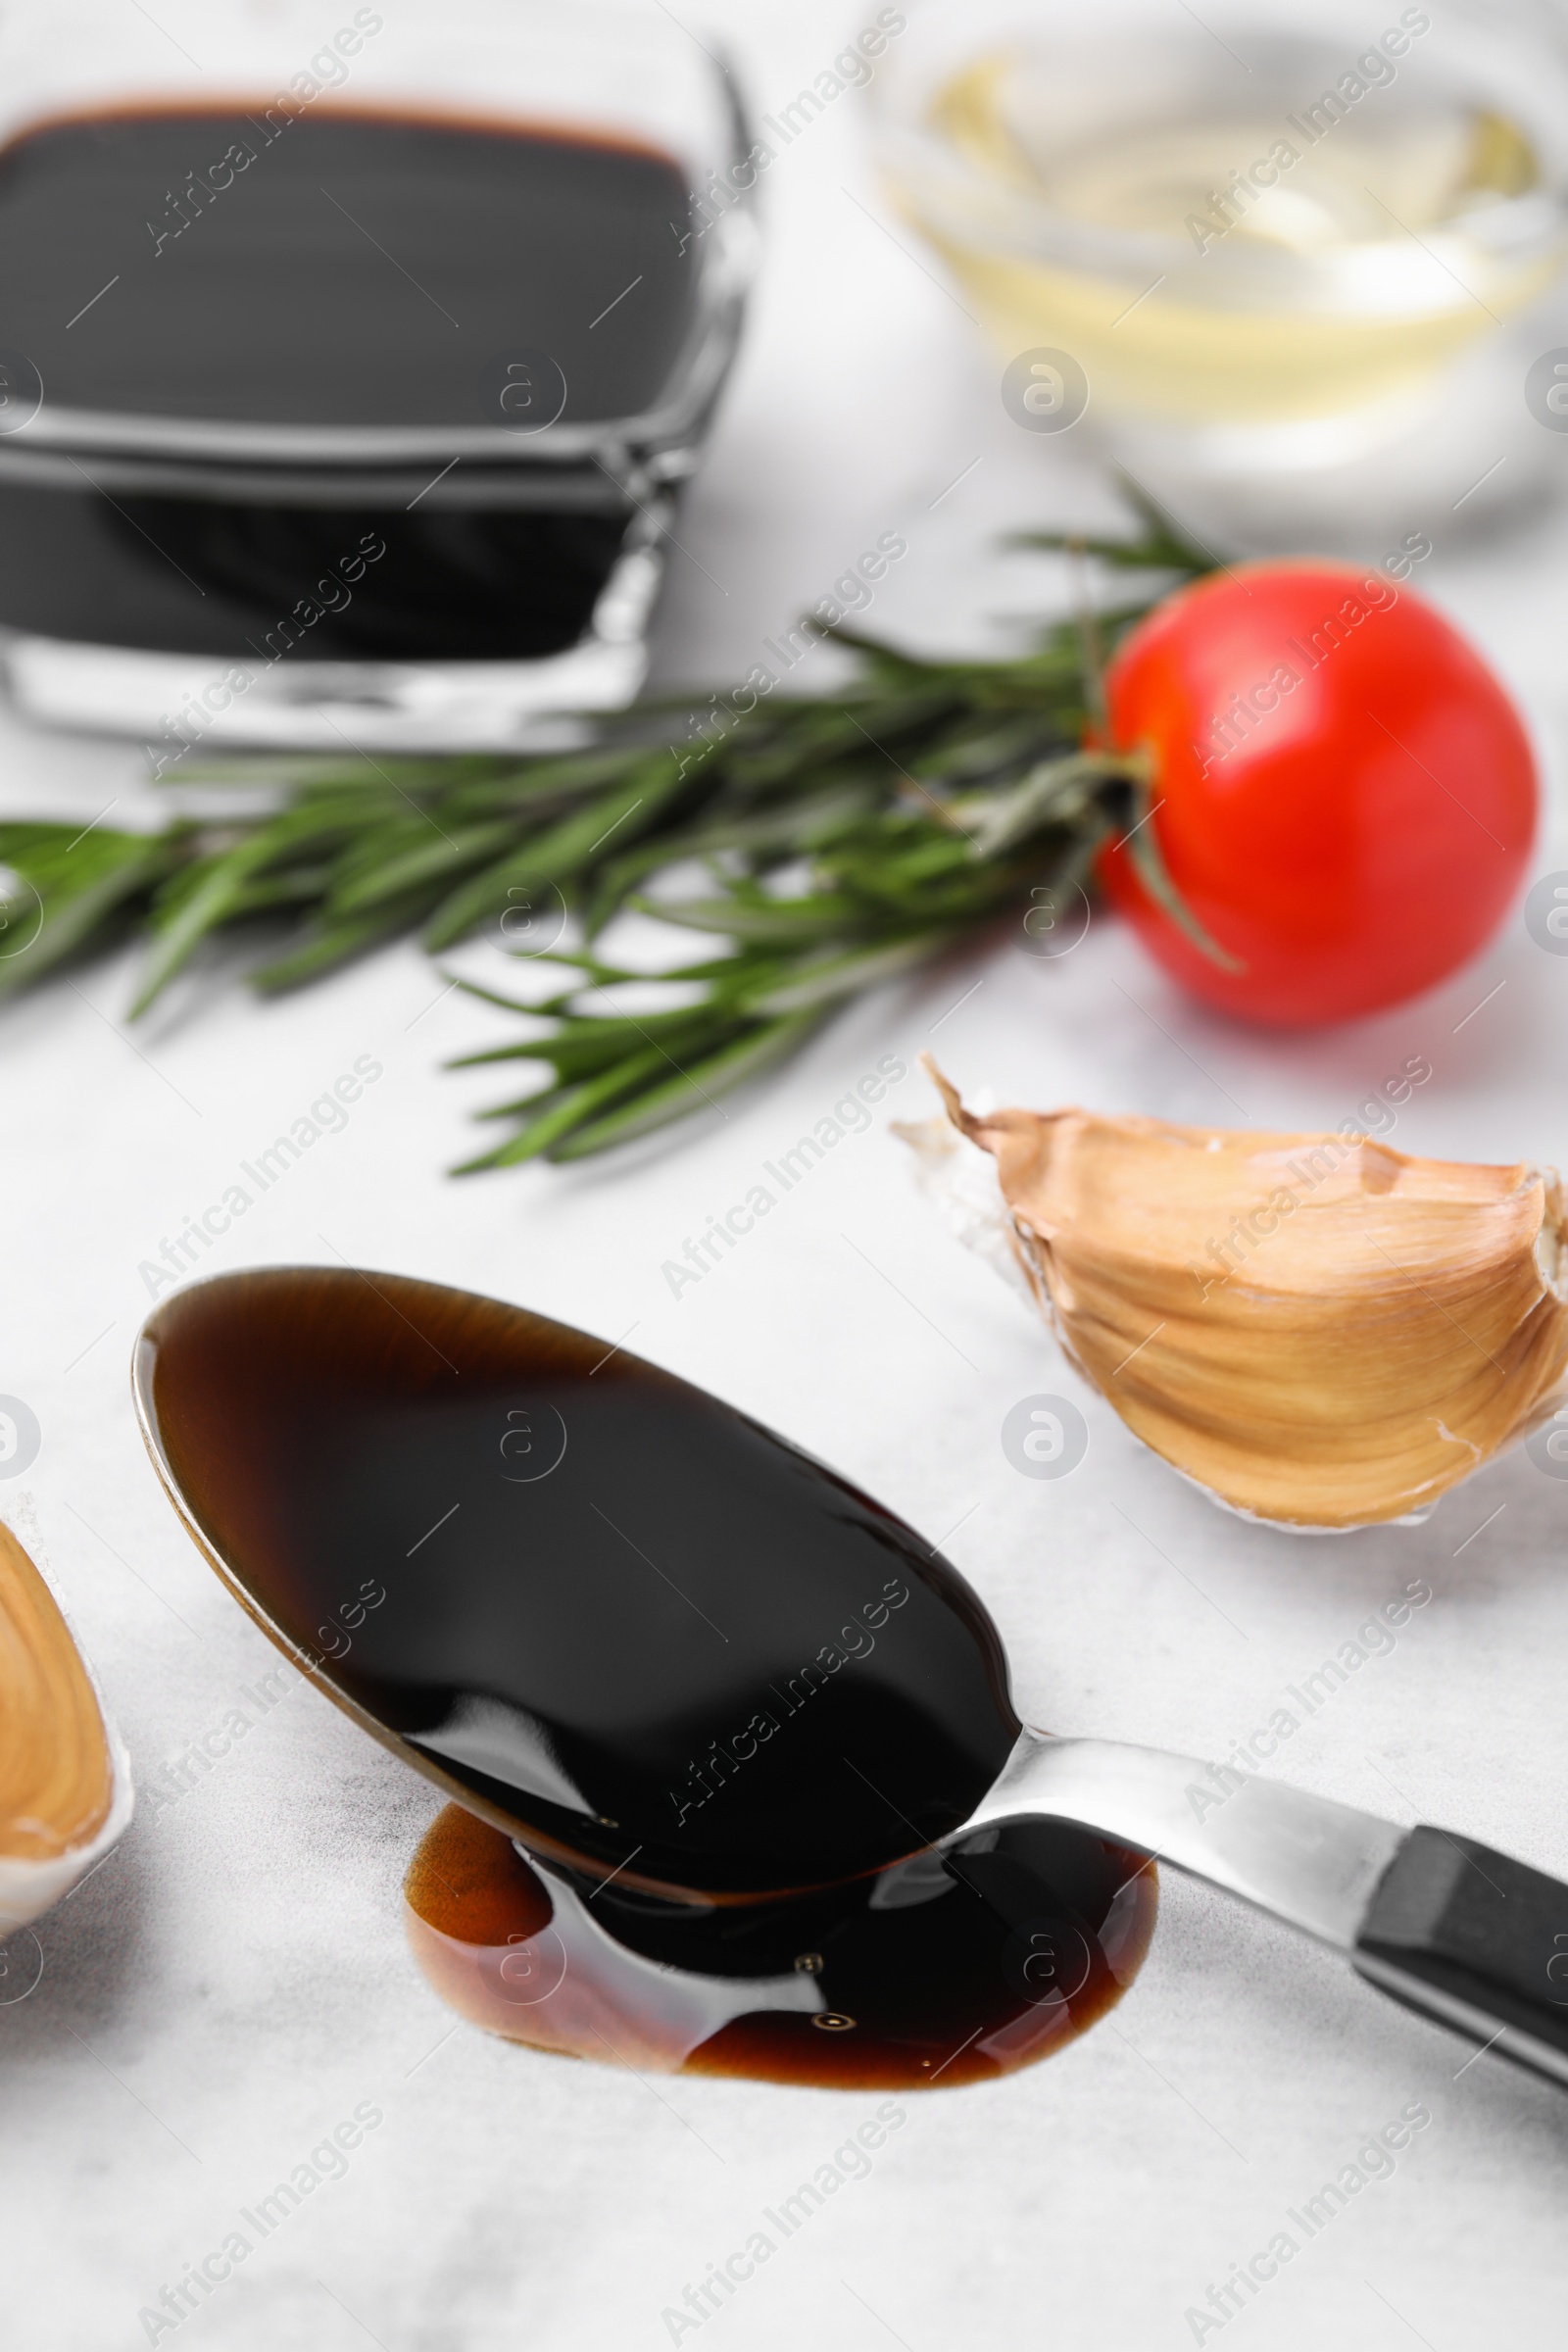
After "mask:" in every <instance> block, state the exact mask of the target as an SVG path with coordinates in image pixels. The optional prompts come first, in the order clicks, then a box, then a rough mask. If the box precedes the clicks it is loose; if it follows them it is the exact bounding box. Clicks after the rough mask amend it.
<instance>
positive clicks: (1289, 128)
mask: <svg viewBox="0 0 1568 2352" xmlns="http://www.w3.org/2000/svg"><path fill="white" fill-rule="evenodd" d="M875 103H876V104H877V107H878V121H879V132H878V135H879V146H880V154H881V161H882V165H883V169H884V172H885V176H886V179H887V181H888V184H889V186H890V190H891V193H892V195H893V198H894V200H895V202H896V203H897V204H898V206H899V208H900V209H901V210H902V211H903V213H904V214H905V215H906V217H907V219H908V220H909V221H912V222H913V223H914V224H915V226H916V227H917V228H918V229H919V230H920V231H921V233H922V234H923V235H924V237H925V238H926V239H927V240H928V241H929V242H930V244H931V245H933V246H934V247H935V248H936V250H937V251H938V253H939V254H940V255H941V256H942V257H943V259H944V260H945V262H946V263H947V265H948V267H949V268H950V270H952V272H953V274H954V276H955V278H956V281H957V284H958V286H959V289H960V291H961V293H962V295H963V298H964V302H965V305H966V307H967V308H968V309H969V310H970V312H971V314H972V315H973V316H974V317H975V318H976V319H978V320H979V322H980V323H981V325H982V326H983V328H984V329H985V331H986V333H987V335H988V337H989V339H990V341H991V342H992V344H993V346H994V347H995V349H996V351H997V352H998V354H999V355H1000V356H1002V357H1003V359H1004V360H1005V363H1006V366H1007V369H1008V372H1007V374H1006V375H1005V378H1004V386H1003V391H1004V398H1005V401H1006V403H1007V406H1008V407H1009V409H1010V410H1011V412H1012V414H1013V416H1014V417H1015V420H1016V421H1017V422H1019V423H1020V424H1023V425H1026V426H1028V427H1029V429H1032V430H1035V431H1039V432H1047V433H1049V432H1059V431H1063V430H1067V429H1070V428H1071V427H1072V426H1073V425H1075V424H1077V423H1079V421H1080V419H1081V420H1082V423H1083V425H1084V428H1085V431H1086V433H1087V435H1088V436H1089V437H1090V438H1093V439H1094V440H1096V441H1097V442H1098V444H1099V446H1100V447H1101V448H1102V450H1103V452H1104V453H1105V454H1106V455H1108V456H1109V457H1110V459H1111V460H1112V461H1113V462H1115V463H1116V464H1117V465H1119V466H1121V467H1122V469H1123V470H1124V471H1126V472H1128V473H1130V474H1131V475H1132V476H1133V477H1134V478H1135V479H1142V480H1143V481H1144V482H1145V484H1146V487H1147V488H1149V489H1150V490H1151V491H1152V493H1153V494H1154V495H1155V496H1156V497H1160V498H1161V499H1162V500H1163V501H1164V502H1165V503H1167V504H1169V505H1171V506H1172V507H1173V509H1174V510H1175V511H1176V512H1177V513H1178V514H1184V515H1188V516H1190V517H1192V518H1194V519H1195V521H1196V520H1198V519H1200V518H1201V519H1203V520H1205V521H1206V522H1207V524H1208V525H1209V527H1212V528H1216V529H1220V530H1222V531H1226V532H1228V534H1229V536H1230V537H1231V538H1232V540H1233V542H1234V543H1238V544H1244V545H1245V544H1249V543H1252V544H1259V543H1260V544H1264V545H1267V544H1269V543H1271V542H1277V541H1279V540H1280V538H1281V537H1285V538H1290V537H1297V538H1302V537H1305V538H1307V539H1318V540H1327V541H1329V542H1338V541H1343V540H1344V539H1345V538H1346V537H1347V536H1348V537H1350V538H1352V539H1353V538H1355V537H1356V536H1357V535H1358V534H1360V533H1364V532H1365V531H1366V530H1368V529H1375V528H1377V527H1379V526H1380V525H1382V526H1383V527H1391V526H1392V524H1393V523H1394V522H1395V521H1396V520H1402V521H1403V522H1404V523H1406V524H1409V523H1411V522H1414V523H1417V524H1425V525H1426V526H1427V527H1428V528H1429V529H1433V528H1435V527H1436V526H1437V523H1438V519H1439V517H1440V516H1442V515H1445V514H1446V513H1447V512H1451V511H1453V510H1454V502H1455V501H1458V502H1459V503H1460V508H1461V510H1462V509H1463V508H1464V507H1468V508H1469V509H1470V511H1471V512H1472V513H1473V514H1482V513H1486V512H1489V511H1493V510H1495V507H1496V506H1497V505H1498V504H1499V503H1501V502H1504V501H1506V500H1508V499H1509V498H1514V499H1518V498H1519V497H1521V496H1523V495H1524V494H1525V493H1526V491H1527V489H1528V491H1529V494H1530V495H1532V496H1534V495H1535V494H1536V490H1537V488H1538V487H1539V482H1540V478H1541V475H1542V471H1543V468H1548V469H1549V468H1550V466H1552V465H1553V463H1554V462H1556V461H1562V462H1568V452H1565V451H1564V450H1562V449H1561V448H1559V447H1558V446H1557V437H1556V436H1555V433H1554V431H1551V432H1544V431H1543V430H1542V423H1543V421H1544V419H1542V418H1541V417H1539V416H1537V415H1532V412H1531V405H1530V404H1529V402H1528V400H1527V397H1526V377H1527V374H1528V371H1529V368H1530V366H1531V364H1532V362H1533V361H1535V360H1536V359H1537V357H1538V355H1539V354H1540V353H1542V352H1543V351H1544V349H1545V347H1546V345H1547V344H1548V343H1551V342H1554V341H1556V342H1568V327H1564V326H1562V325H1560V324H1559V327H1558V330H1557V332H1556V333H1555V334H1554V333H1553V331H1552V323H1551V322H1552V319H1553V317H1554V316H1558V317H1560V311H1559V308H1558V306H1560V305H1561V303H1562V293H1561V287H1562V281H1563V274H1564V266H1565V262H1568V205H1565V200H1564V199H1565V189H1568V38H1565V33H1564V26H1563V23H1562V20H1561V18H1560V16H1559V14H1558V12H1557V11H1556V10H1555V9H1554V8H1551V7H1548V6H1538V5H1535V4H1533V0H1520V4H1518V5H1515V4H1512V0H1508V4H1503V0H1488V4H1487V5H1485V6H1474V5H1469V4H1468V0H1461V4H1459V5H1454V6H1448V5H1444V6H1443V7H1442V8H1441V9H1440V8H1438V7H1436V6H1434V7H1432V8H1428V7H1426V6H1425V5H1419V4H1418V5H1403V4H1402V0H1379V8H1378V9H1374V11H1373V12H1372V13H1371V14H1370V15H1369V14H1367V13H1366V12H1364V11H1363V10H1361V9H1359V8H1349V7H1341V6H1339V5H1337V0H1327V5H1314V7H1313V9H1312V11H1311V12H1310V16H1308V12H1306V11H1305V10H1304V9H1301V8H1300V7H1299V6H1281V5H1279V4H1278V0H1222V5H1218V6H1215V7H1213V8H1205V9H1204V11H1203V14H1202V17H1201V18H1200V17H1199V16H1198V15H1197V13H1196V12H1193V11H1190V10H1186V9H1176V10H1173V9H1171V8H1170V7H1169V5H1168V0H1165V4H1162V5H1155V0H1107V4H1106V5H1105V6H1103V7H1102V8H1099V9H1097V10H1095V11H1094V12H1093V13H1092V15H1090V14H1089V13H1088V12H1082V11H1078V10H1073V9H1069V8H1068V7H1067V6H1066V5H1065V0H966V5H965V6H964V7H963V8H962V9H961V10H960V9H958V8H956V7H955V6H951V5H944V4H942V0H931V4H929V5H927V6H926V7H924V8H923V9H922V8H920V7H918V6H916V8H915V9H914V11H913V21H912V23H911V26H910V30H909V34H908V36H907V39H905V40H903V41H901V42H900V43H899V44H898V45H897V49H896V51H895V53H894V54H893V56H891V57H890V60H889V71H888V72H887V73H885V74H883V75H880V76H879V78H878V83H877V92H876V101H875ZM1537 405H1538V407H1539V404H1537ZM1487 468H1490V473H1489V474H1488V476H1487V479H1486V480H1485V481H1482V480H1480V479H1478V477H1480V476H1482V474H1483V471H1484V469H1487ZM1472 484H1473V485H1474V487H1473V488H1470V487H1469V485H1472Z"/></svg>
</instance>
